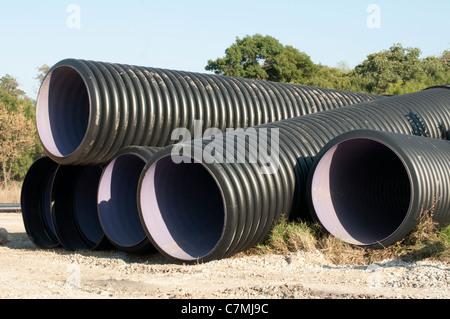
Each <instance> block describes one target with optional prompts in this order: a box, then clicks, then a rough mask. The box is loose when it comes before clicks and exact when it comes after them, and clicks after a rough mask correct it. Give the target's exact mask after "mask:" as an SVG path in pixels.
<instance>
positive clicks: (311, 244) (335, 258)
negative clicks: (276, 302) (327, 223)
mask: <svg viewBox="0 0 450 319" xmlns="http://www.w3.org/2000/svg"><path fill="white" fill-rule="evenodd" d="M432 215H433V208H432V209H430V210H428V211H426V212H424V213H423V214H422V215H421V219H420V222H419V224H418V226H417V227H416V228H415V229H414V230H413V231H412V232H411V233H410V234H409V235H408V236H407V237H406V238H404V239H403V240H402V241H400V242H398V243H396V244H394V245H391V246H389V247H385V248H384V249H368V248H361V247H358V246H354V245H350V244H348V243H346V242H344V241H342V240H340V239H338V238H336V237H334V236H332V235H330V234H328V233H327V232H326V231H324V229H323V228H322V226H320V225H318V224H311V223H306V222H287V221H286V220H282V221H281V222H280V224H279V225H277V226H276V227H274V229H273V231H272V233H271V235H270V236H269V238H268V239H267V240H266V241H265V242H264V243H263V244H261V245H258V246H257V247H255V248H252V249H250V250H248V251H247V252H245V254H247V255H248V254H264V253H275V254H286V253H289V252H296V251H317V250H318V251H320V252H322V253H323V254H324V256H325V258H327V259H328V260H329V261H331V262H333V263H334V264H341V265H342V264H358V265H368V264H371V263H374V262H377V261H381V260H386V259H396V258H400V259H403V260H420V259H426V258H428V259H434V260H441V261H450V225H449V226H447V227H443V228H439V227H438V225H437V224H436V223H435V222H434V221H433V219H432Z"/></svg>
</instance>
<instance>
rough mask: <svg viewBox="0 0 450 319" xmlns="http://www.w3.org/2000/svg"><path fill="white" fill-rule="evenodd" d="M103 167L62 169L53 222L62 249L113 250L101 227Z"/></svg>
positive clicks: (55, 191) (53, 194) (57, 175)
mask: <svg viewBox="0 0 450 319" xmlns="http://www.w3.org/2000/svg"><path fill="white" fill-rule="evenodd" d="M102 171H103V168H102V167H101V166H72V165H60V166H59V167H58V169H57V170H56V173H55V176H54V179H53V184H52V188H51V198H52V202H53V209H52V212H51V213H52V222H53V225H54V227H55V232H56V235H57V237H58V239H59V241H60V243H61V244H62V246H63V247H64V248H65V249H67V250H70V251H92V250H103V249H108V248H111V247H112V246H111V244H110V242H109V240H108V238H107V237H106V236H105V234H104V232H103V229H102V227H101V225H100V221H99V217H98V211H97V190H98V185H99V182H100V177H101V174H102Z"/></svg>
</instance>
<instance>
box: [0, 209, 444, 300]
mask: <svg viewBox="0 0 450 319" xmlns="http://www.w3.org/2000/svg"><path fill="white" fill-rule="evenodd" d="M0 228H4V229H6V231H7V232H8V241H7V242H6V243H3V244H1V245H0V267H1V273H0V299H172V298H173V299H449V297H450V263H443V262H434V261H429V260H424V261H419V262H414V263H407V262H403V261H401V260H386V261H383V262H379V263H376V264H372V265H369V266H362V265H334V264H332V263H330V262H329V261H327V260H326V259H325V258H324V257H323V256H322V255H321V254H320V253H318V252H298V253H292V254H288V255H283V256H279V255H267V256H246V257H239V258H230V259H225V260H220V261H214V262H210V263H207V264H199V265H191V266H188V265H176V264H172V263H170V262H168V261H167V260H166V259H164V258H163V257H162V256H160V255H152V256H132V255H128V254H125V253H123V252H120V251H107V252H78V253H72V252H67V251H65V250H63V249H55V250H42V249H38V248H37V247H36V246H35V245H34V244H33V243H32V242H31V241H30V240H29V239H28V237H27V235H26V233H25V230H24V227H23V223H22V217H21V214H18V213H14V214H0Z"/></svg>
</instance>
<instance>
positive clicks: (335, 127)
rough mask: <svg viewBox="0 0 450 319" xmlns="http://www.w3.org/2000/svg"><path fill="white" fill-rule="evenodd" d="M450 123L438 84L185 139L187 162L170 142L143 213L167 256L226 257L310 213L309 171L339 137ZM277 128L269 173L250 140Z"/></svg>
mask: <svg viewBox="0 0 450 319" xmlns="http://www.w3.org/2000/svg"><path fill="white" fill-rule="evenodd" d="M449 127H450V90H449V89H448V88H444V87H438V88H433V89H430V90H425V91H421V92H416V93H411V94H406V95H402V96H396V97H390V98H387V99H384V100H378V101H372V102H367V103H364V104H362V105H355V106H347V107H343V108H339V109H335V110H329V111H325V112H321V113H318V114H312V115H306V116H302V117H298V118H293V119H287V120H283V121H279V122H275V123H270V124H266V125H261V126H258V127H255V128H253V129H252V130H249V131H248V132H240V133H233V134H234V136H233V137H232V140H236V141H237V142H236V143H226V142H224V141H225V140H228V139H227V135H230V134H229V133H227V134H224V135H222V136H221V138H219V137H215V138H207V139H202V140H196V141H193V142H191V143H184V144H182V145H181V146H182V148H183V151H184V153H185V154H183V157H182V159H183V161H182V163H181V164H175V163H174V160H173V156H174V152H173V150H174V149H175V148H180V145H178V146H170V147H167V148H165V149H164V150H162V151H161V152H159V153H158V154H157V155H156V156H154V157H153V158H152V160H151V161H150V162H149V163H148V164H147V165H146V167H145V168H144V171H143V173H142V176H141V180H140V182H139V191H138V195H139V202H138V205H139V213H140V216H141V219H142V221H143V224H144V229H145V230H146V232H147V234H148V236H149V238H150V240H151V241H152V243H153V244H154V245H155V247H157V248H158V250H159V251H160V252H161V253H162V254H164V255H166V256H167V257H169V258H171V259H173V260H176V261H179V262H197V261H199V260H200V261H210V260H214V259H220V258H226V257H229V256H231V255H233V254H236V253H238V252H241V251H243V250H245V249H247V248H249V247H251V246H252V245H254V244H256V243H258V242H260V241H261V240H262V239H264V238H265V237H266V236H267V234H268V233H269V231H270V230H271V229H272V226H273V225H274V223H276V222H277V221H278V220H279V219H280V218H281V216H283V215H285V216H288V217H291V218H293V217H308V207H307V199H306V194H307V179H308V175H309V173H310V169H311V166H312V164H313V161H314V158H315V157H316V156H317V155H318V153H319V152H320V151H321V149H322V148H323V147H324V146H325V145H326V143H327V142H329V141H330V140H331V139H333V138H335V137H337V136H339V135H340V134H342V133H345V132H348V131H353V130H355V129H373V130H378V131H386V132H396V133H401V134H407V135H419V136H425V137H428V138H442V132H444V131H448V128H449ZM443 128H444V129H443ZM270 130H271V131H272V132H278V134H279V141H275V142H274V143H275V144H276V143H278V146H279V163H277V164H278V170H276V172H275V173H274V174H265V173H264V172H263V171H264V170H262V169H264V168H266V164H267V162H268V161H267V158H263V156H259V157H258V158H257V162H252V161H250V160H249V156H250V155H251V154H256V153H257V151H258V150H257V149H255V144H253V143H251V142H249V140H252V138H251V137H253V141H254V140H256V139H257V138H258V134H260V133H262V132H264V133H265V132H266V131H270ZM269 140H270V138H269ZM269 143H270V142H269ZM213 149H214V151H215V157H214V158H215V159H217V158H219V159H220V158H222V159H223V158H227V159H228V157H227V156H228V155H230V154H231V155H230V156H231V157H232V158H234V159H238V158H239V157H241V158H245V159H246V160H245V161H243V162H239V163H238V162H237V161H234V162H233V161H210V162H207V161H204V158H203V157H202V156H204V155H205V153H208V154H210V153H211V150H213ZM206 150H207V151H206ZM247 150H249V151H247ZM177 152H178V150H177ZM258 155H264V154H258ZM355 156H356V155H355ZM444 161H445V159H444ZM447 161H448V159H447Z"/></svg>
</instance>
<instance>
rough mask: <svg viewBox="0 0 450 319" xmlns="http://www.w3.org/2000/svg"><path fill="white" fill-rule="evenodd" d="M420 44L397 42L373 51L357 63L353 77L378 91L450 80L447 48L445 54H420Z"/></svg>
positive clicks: (404, 90) (394, 91)
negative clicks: (406, 45)
mask: <svg viewBox="0 0 450 319" xmlns="http://www.w3.org/2000/svg"><path fill="white" fill-rule="evenodd" d="M421 54H422V52H421V50H420V49H419V48H403V46H402V45H401V44H395V45H393V46H392V47H391V48H389V50H383V51H381V52H378V53H374V54H371V55H369V56H368V57H367V59H366V60H365V61H363V62H362V63H361V64H360V65H358V66H357V67H356V68H355V70H354V74H353V77H354V79H355V81H357V82H359V83H360V85H361V88H362V90H364V91H367V92H370V93H375V94H383V93H386V94H404V93H408V92H414V91H418V90H421V89H424V88H426V87H428V86H432V85H437V84H444V83H448V81H450V63H448V59H447V56H448V51H446V52H444V54H443V55H442V57H439V58H436V57H427V58H425V59H422V58H420V56H421Z"/></svg>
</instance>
